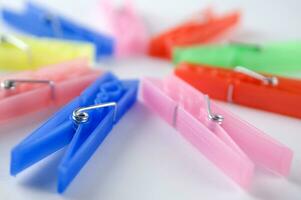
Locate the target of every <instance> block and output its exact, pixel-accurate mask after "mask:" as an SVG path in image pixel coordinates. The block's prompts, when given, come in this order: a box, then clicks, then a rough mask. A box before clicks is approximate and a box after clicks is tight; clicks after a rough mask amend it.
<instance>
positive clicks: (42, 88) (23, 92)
mask: <svg viewBox="0 0 301 200" xmlns="http://www.w3.org/2000/svg"><path fill="white" fill-rule="evenodd" d="M100 73H101V72H100V71H96V70H92V69H91V68H90V67H89V64H88V61H87V60H85V59H79V60H73V61H69V62H65V63H61V64H57V65H51V66H47V67H44V68H41V69H39V70H37V71H25V72H21V73H18V74H11V75H8V76H4V77H2V78H1V79H0V83H1V88H0V111H1V112H3V113H6V114H5V115H3V116H1V117H0V122H6V121H8V120H12V119H14V118H17V117H19V116H23V115H25V114H28V113H31V112H34V111H37V110H39V109H41V108H45V107H47V106H50V105H55V106H61V105H63V104H64V103H66V102H68V101H69V100H70V99H72V98H74V97H75V96H77V95H78V94H80V92H81V91H82V90H83V89H84V88H85V87H86V86H88V85H89V84H90V83H91V82H93V81H94V80H95V79H96V78H97V77H98V76H99V74H100Z"/></svg>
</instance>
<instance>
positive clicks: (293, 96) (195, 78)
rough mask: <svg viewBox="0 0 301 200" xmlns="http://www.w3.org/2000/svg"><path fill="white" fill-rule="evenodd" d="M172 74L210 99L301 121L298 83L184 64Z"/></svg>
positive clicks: (243, 70) (244, 71)
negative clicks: (300, 119)
mask: <svg viewBox="0 0 301 200" xmlns="http://www.w3.org/2000/svg"><path fill="white" fill-rule="evenodd" d="M175 74H176V75H177V76H178V77H180V78H181V79H183V80H185V81H186V82H188V83H189V84H191V85H192V86H194V87H195V88H197V89H198V90H200V91H202V92H203V93H206V94H208V95H210V97H212V98H215V99H219V100H222V101H228V102H231V103H236V104H240V105H244V106H249V107H253V108H258V109H262V110H266V111H270V112H275V113H279V114H283V115H288V116H292V117H297V118H301V109H300V106H299V104H300V102H301V80H296V79H291V78H284V77H280V76H272V75H267V74H259V73H256V72H254V71H251V70H249V69H247V68H244V67H240V66H238V67H235V68H234V70H229V69H223V68H213V67H209V66H206V65H195V64H187V63H182V64H180V65H179V67H178V68H177V69H176V70H175Z"/></svg>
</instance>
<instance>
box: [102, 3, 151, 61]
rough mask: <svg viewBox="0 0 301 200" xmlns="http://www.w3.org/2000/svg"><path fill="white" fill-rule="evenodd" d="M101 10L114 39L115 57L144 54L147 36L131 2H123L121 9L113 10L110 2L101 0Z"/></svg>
mask: <svg viewBox="0 0 301 200" xmlns="http://www.w3.org/2000/svg"><path fill="white" fill-rule="evenodd" d="M101 8H102V11H103V13H104V15H105V18H106V20H107V21H108V23H109V25H110V28H111V29H112V31H113V36H114V38H116V45H117V48H116V56H118V57H124V56H129V55H137V54H144V53H146V51H147V45H148V40H149V36H148V34H147V31H146V27H145V24H144V22H143V20H142V18H141V17H140V16H139V15H138V13H137V12H136V10H135V8H134V6H133V3H132V1H131V0H125V2H124V5H123V7H121V8H113V6H112V4H111V2H110V0H101Z"/></svg>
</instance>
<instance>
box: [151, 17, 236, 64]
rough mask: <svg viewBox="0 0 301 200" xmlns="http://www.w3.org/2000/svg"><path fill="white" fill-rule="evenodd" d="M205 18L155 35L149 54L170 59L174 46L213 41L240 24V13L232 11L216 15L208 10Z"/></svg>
mask: <svg viewBox="0 0 301 200" xmlns="http://www.w3.org/2000/svg"><path fill="white" fill-rule="evenodd" d="M203 18H204V19H203V20H199V19H193V20H190V21H188V22H186V23H184V24H180V25H179V26H177V27H174V28H173V29H171V30H167V31H165V32H163V33H161V34H159V35H157V36H155V37H154V38H152V39H151V41H150V46H149V54H150V55H151V56H156V57H160V58H169V59H170V58H171V56H172V49H173V48H174V47H183V46H190V45H196V44H205V43H208V42H212V41H214V40H216V39H218V38H219V37H221V36H224V35H225V33H227V32H228V31H229V30H231V29H232V28H233V27H235V25H237V24H238V22H239V19H240V13H239V12H232V13H230V14H226V15H223V16H216V15H214V14H213V13H212V12H207V13H206V14H205V15H204V17H203Z"/></svg>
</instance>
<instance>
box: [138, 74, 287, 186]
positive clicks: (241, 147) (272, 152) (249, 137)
mask: <svg viewBox="0 0 301 200" xmlns="http://www.w3.org/2000/svg"><path fill="white" fill-rule="evenodd" d="M141 91H142V92H141V95H142V99H143V102H144V103H145V104H146V105H147V106H149V107H150V108H151V109H153V110H154V111H155V112H157V113H158V114H159V115H160V116H161V117H162V118H163V119H164V120H165V121H167V122H168V123H169V124H170V125H172V126H173V127H175V128H176V129H177V130H178V131H179V133H180V134H181V135H182V136H183V137H184V138H185V139H186V140H187V141H189V142H190V143H191V144H192V145H193V146H194V147H195V148H197V149H198V150H199V151H200V152H201V153H202V154H204V155H205V156H206V157H207V158H208V159H209V160H210V161H212V162H213V163H214V164H215V165H216V166H217V167H218V168H219V169H221V170H222V171H223V172H224V173H225V174H227V175H228V176H229V177H230V178H232V179H233V180H234V181H235V182H236V183H238V184H239V185H240V186H242V187H243V188H248V187H249V186H250V183H251V180H252V177H253V173H254V168H255V165H258V166H262V167H264V168H266V169H268V170H270V171H273V172H275V173H277V174H280V175H283V176H287V175H288V174H289V171H290V166H291V162H292V158H293V152H292V151H291V150H290V149H289V148H288V147H286V146H284V145H282V144H280V143H278V142H277V141H275V140H274V139H272V138H271V137H269V136H268V135H265V134H264V133H263V132H262V131H260V130H258V129H256V128H255V127H253V126H252V125H250V124H248V123H247V122H245V121H243V120H241V119H239V118H238V117H236V116H235V115H233V114H232V113H230V112H229V111H227V110H225V109H223V108H221V107H219V106H218V105H216V104H214V103H211V105H210V100H209V97H208V96H207V95H204V94H202V93H201V92H199V91H197V90H196V89H194V88H193V87H192V86H190V85H189V84H187V83H185V82H184V81H182V80H181V79H179V78H177V77H176V76H174V75H172V76H171V77H169V78H167V79H165V80H164V81H161V80H158V79H151V78H145V79H143V80H142V85H141Z"/></svg>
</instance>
